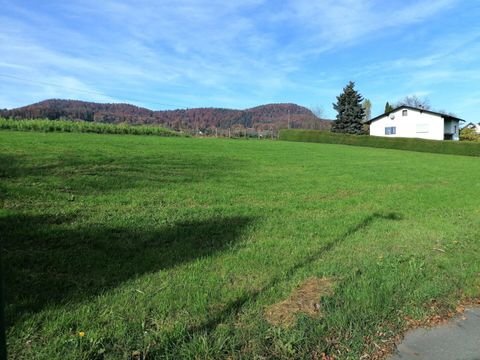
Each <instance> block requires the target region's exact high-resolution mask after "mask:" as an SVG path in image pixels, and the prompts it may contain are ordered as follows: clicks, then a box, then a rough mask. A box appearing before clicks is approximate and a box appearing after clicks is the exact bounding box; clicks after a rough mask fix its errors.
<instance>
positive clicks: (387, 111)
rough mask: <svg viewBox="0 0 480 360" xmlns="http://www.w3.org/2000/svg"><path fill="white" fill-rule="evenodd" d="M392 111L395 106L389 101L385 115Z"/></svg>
mask: <svg viewBox="0 0 480 360" xmlns="http://www.w3.org/2000/svg"><path fill="white" fill-rule="evenodd" d="M392 111H393V106H392V105H390V103H389V102H388V101H387V103H386V104H385V114H386V113H389V112H392Z"/></svg>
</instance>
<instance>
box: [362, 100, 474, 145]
mask: <svg viewBox="0 0 480 360" xmlns="http://www.w3.org/2000/svg"><path fill="white" fill-rule="evenodd" d="M464 121H465V120H462V119H459V118H457V117H454V116H451V115H447V114H442V113H439V112H435V111H430V110H424V109H421V108H415V107H412V106H407V105H402V106H399V107H397V108H395V109H393V110H392V111H390V112H388V113H385V114H382V115H379V116H377V117H374V118H373V119H370V120H368V121H366V122H365V123H366V124H370V135H372V136H385V137H403V138H420V139H429V140H459V129H460V122H464Z"/></svg>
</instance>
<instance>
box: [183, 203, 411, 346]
mask: <svg viewBox="0 0 480 360" xmlns="http://www.w3.org/2000/svg"><path fill="white" fill-rule="evenodd" d="M401 219H402V216H401V215H400V214H398V213H394V212H391V213H387V214H382V213H373V214H372V215H369V216H367V217H366V218H365V219H364V220H362V221H361V222H359V223H358V224H356V225H354V226H352V227H350V228H348V229H347V230H346V231H345V232H344V233H343V234H342V235H340V236H338V237H337V238H335V239H333V240H332V241H330V242H328V243H327V244H325V245H323V246H321V247H319V248H318V250H316V251H314V252H313V253H311V254H310V255H309V256H307V257H306V258H305V259H303V260H302V261H300V262H298V263H297V264H295V265H294V266H292V267H291V268H289V269H287V271H286V272H285V273H284V274H283V275H282V276H277V277H274V278H273V279H272V280H271V281H270V282H268V283H267V284H266V285H264V286H263V287H262V288H261V289H259V290H255V291H252V292H250V293H247V294H245V295H243V296H241V297H239V298H238V299H236V300H234V301H232V302H230V303H229V304H227V305H226V306H225V307H224V309H223V310H222V311H221V312H219V313H217V314H216V315H214V316H212V317H211V318H210V319H209V320H207V321H206V322H204V323H203V324H200V325H198V326H194V327H191V328H190V329H189V330H188V331H186V333H184V334H183V335H185V336H184V337H182V338H178V339H176V340H177V341H178V342H179V343H181V342H183V341H184V339H190V338H192V337H193V336H194V335H195V334H203V333H210V332H212V331H214V330H215V328H216V327H217V326H218V325H219V324H221V323H223V322H225V321H227V320H228V319H231V318H233V317H235V316H237V314H239V312H240V311H241V310H242V308H243V306H245V305H246V304H247V303H249V302H255V301H256V300H257V299H258V298H259V297H260V296H261V295H262V294H264V293H265V292H266V291H268V290H270V289H272V288H274V287H275V286H277V285H278V284H279V283H280V282H283V281H287V280H288V279H290V278H291V277H292V276H293V275H294V274H295V273H296V272H297V271H298V270H300V269H302V268H304V267H306V266H308V265H310V264H312V263H313V262H315V261H318V260H320V259H322V258H324V257H325V256H326V255H328V253H329V252H330V251H332V250H333V249H334V248H335V247H337V246H339V245H340V244H342V243H343V242H345V241H346V240H347V239H348V238H349V237H350V236H352V235H353V234H355V233H357V232H359V231H361V230H363V229H366V228H368V227H369V226H370V225H371V224H372V223H374V222H375V221H377V220H388V221H399V220H401ZM174 346H176V345H175V343H174Z"/></svg>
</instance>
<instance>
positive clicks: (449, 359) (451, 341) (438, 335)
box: [389, 307, 480, 360]
mask: <svg viewBox="0 0 480 360" xmlns="http://www.w3.org/2000/svg"><path fill="white" fill-rule="evenodd" d="M389 360H480V307H473V308H467V309H465V313H464V314H462V315H460V316H457V317H456V318H454V319H452V320H451V321H449V322H448V323H446V324H444V325H441V326H437V327H434V328H431V329H424V328H420V329H416V330H412V331H410V332H408V333H407V335H406V336H405V339H404V340H403V342H402V343H401V344H400V345H399V346H398V348H397V351H396V352H395V353H394V354H393V355H392V356H391V357H390V358H389Z"/></svg>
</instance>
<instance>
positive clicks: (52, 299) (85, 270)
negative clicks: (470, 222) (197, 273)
mask: <svg viewBox="0 0 480 360" xmlns="http://www.w3.org/2000/svg"><path fill="white" fill-rule="evenodd" d="M72 220H73V219H72V218H66V217H55V216H6V217H0V240H1V245H2V249H1V250H2V255H3V268H4V280H5V289H6V304H7V306H6V309H7V311H6V313H7V323H8V324H12V323H14V322H15V321H17V320H19V319H20V318H21V317H22V315H25V314H27V313H31V312H37V311H40V310H41V309H42V308H43V307H45V306H46V305H49V304H62V303H65V302H68V301H76V299H82V300H84V299H85V298H86V297H88V296H92V295H97V294H99V293H101V292H103V291H105V290H108V289H110V288H112V287H115V286H117V285H119V284H120V283H122V282H124V281H126V280H128V279H131V278H135V277H137V276H140V275H142V274H145V273H149V272H154V271H158V270H161V269H167V268H170V267H173V266H176V265H178V264H181V263H185V262H188V261H192V260H194V259H196V258H200V257H204V256H209V255H212V254H214V253H216V252H219V251H222V250H226V249H228V247H229V246H230V245H233V244H234V243H235V242H236V241H238V239H239V237H240V235H241V233H242V231H243V229H244V228H245V227H246V226H247V225H248V224H250V223H252V222H253V221H254V219H253V218H250V217H223V218H212V219H208V220H205V221H191V222H182V223H176V224H174V225H173V226H169V227H164V228H154V229H130V228H109V227H104V226H91V227H88V228H73V227H72V225H71V224H70V225H69V223H71V222H72Z"/></svg>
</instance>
